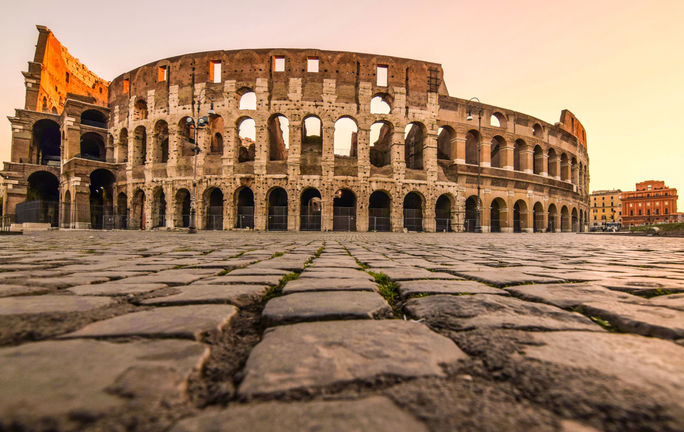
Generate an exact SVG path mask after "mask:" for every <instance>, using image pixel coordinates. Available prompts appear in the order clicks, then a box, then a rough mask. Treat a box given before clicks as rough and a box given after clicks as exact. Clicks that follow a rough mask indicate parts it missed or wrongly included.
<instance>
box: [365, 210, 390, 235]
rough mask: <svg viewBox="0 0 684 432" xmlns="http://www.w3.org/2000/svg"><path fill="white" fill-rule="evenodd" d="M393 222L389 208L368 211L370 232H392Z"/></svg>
mask: <svg viewBox="0 0 684 432" xmlns="http://www.w3.org/2000/svg"><path fill="white" fill-rule="evenodd" d="M391 229H392V221H391V219H390V210H389V209H387V208H371V209H368V231H390V230H391Z"/></svg>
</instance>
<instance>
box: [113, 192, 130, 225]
mask: <svg viewBox="0 0 684 432" xmlns="http://www.w3.org/2000/svg"><path fill="white" fill-rule="evenodd" d="M116 227H117V228H119V229H126V228H128V196H127V195H126V192H119V195H117V197H116Z"/></svg>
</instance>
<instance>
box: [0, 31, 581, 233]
mask: <svg viewBox="0 0 684 432" xmlns="http://www.w3.org/2000/svg"><path fill="white" fill-rule="evenodd" d="M38 30H39V37H38V44H37V47H36V53H35V57H34V59H33V61H31V62H29V68H28V71H27V72H25V73H24V76H25V81H26V104H25V107H24V109H17V110H16V115H15V116H14V117H11V118H10V121H11V123H12V155H11V162H6V163H5V165H4V170H3V171H2V172H1V173H0V176H1V177H0V196H1V197H2V204H3V205H2V209H3V221H4V223H5V224H9V223H31V222H42V223H50V224H52V225H54V226H60V227H63V228H84V227H86V228H87V227H90V228H105V229H107V228H129V229H158V228H182V227H188V226H189V225H190V223H191V217H190V214H191V209H192V208H196V215H197V217H196V221H197V227H198V228H199V229H246V228H251V229H256V230H323V231H329V230H357V231H374V230H375V231H402V230H411V231H421V230H422V231H463V230H466V231H469V230H475V229H476V225H477V221H476V219H477V217H476V214H477V208H478V206H477V195H478V187H479V188H480V196H481V201H480V202H481V209H482V210H481V220H480V224H481V228H482V231H501V232H513V231H516V232H532V231H535V232H539V231H551V232H557V231H579V230H583V229H585V226H586V225H587V220H588V214H587V211H588V198H587V196H588V184H589V170H588V164H589V159H588V155H587V144H586V133H585V130H584V128H583V126H582V125H581V123H580V122H579V121H578V119H577V118H576V117H575V116H574V115H573V114H572V113H571V112H569V111H567V110H564V111H562V112H561V116H560V121H559V122H558V123H555V124H549V123H546V122H544V121H542V120H539V119H537V118H534V117H531V116H529V115H526V114H522V113H519V112H515V111H511V110H508V109H505V108H500V107H496V106H492V105H487V104H484V103H480V102H479V101H478V100H476V99H474V100H468V99H467V98H463V99H461V98H457V97H452V96H449V93H448V91H447V87H446V84H445V83H444V80H443V70H442V68H441V66H440V65H439V64H436V63H430V62H424V61H417V60H409V59H403V58H396V57H387V56H382V55H369V54H360V53H351V52H335V51H322V50H316V49H259V50H236V51H212V52H203V53H196V54H186V55H181V56H177V57H172V58H168V59H164V60H159V61H155V62H153V63H150V64H147V65H144V66H141V67H139V68H136V69H134V70H132V71H130V72H126V73H124V74H122V75H120V76H118V77H116V78H115V79H114V80H113V81H112V82H107V81H105V80H103V79H101V78H99V77H97V76H96V75H95V74H93V73H92V72H90V71H89V70H88V69H87V68H86V67H85V66H84V65H83V64H81V63H80V62H79V61H78V60H77V59H75V58H74V57H72V56H71V55H70V54H69V53H68V51H67V50H66V49H65V48H64V47H63V46H61V44H60V43H59V41H58V40H57V39H56V38H55V37H54V35H53V34H52V32H51V31H50V30H49V29H47V28H45V27H42V26H39V27H38ZM478 150H479V152H478ZM195 203H196V206H195V205H194V204H195Z"/></svg>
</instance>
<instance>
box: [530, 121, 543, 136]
mask: <svg viewBox="0 0 684 432" xmlns="http://www.w3.org/2000/svg"><path fill="white" fill-rule="evenodd" d="M543 133H544V131H543V129H542V127H541V125H540V124H539V123H535V124H534V126H532V135H534V136H536V137H537V138H542V135H543Z"/></svg>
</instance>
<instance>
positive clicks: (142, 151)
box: [133, 126, 147, 165]
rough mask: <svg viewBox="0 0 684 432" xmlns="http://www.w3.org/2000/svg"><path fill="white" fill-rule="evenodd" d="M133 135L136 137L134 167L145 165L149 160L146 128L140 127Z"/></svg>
mask: <svg viewBox="0 0 684 432" xmlns="http://www.w3.org/2000/svg"><path fill="white" fill-rule="evenodd" d="M133 134H134V135H135V142H134V144H133V165H144V164H145V161H146V160H147V131H146V130H145V126H138V127H137V128H135V131H133Z"/></svg>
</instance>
